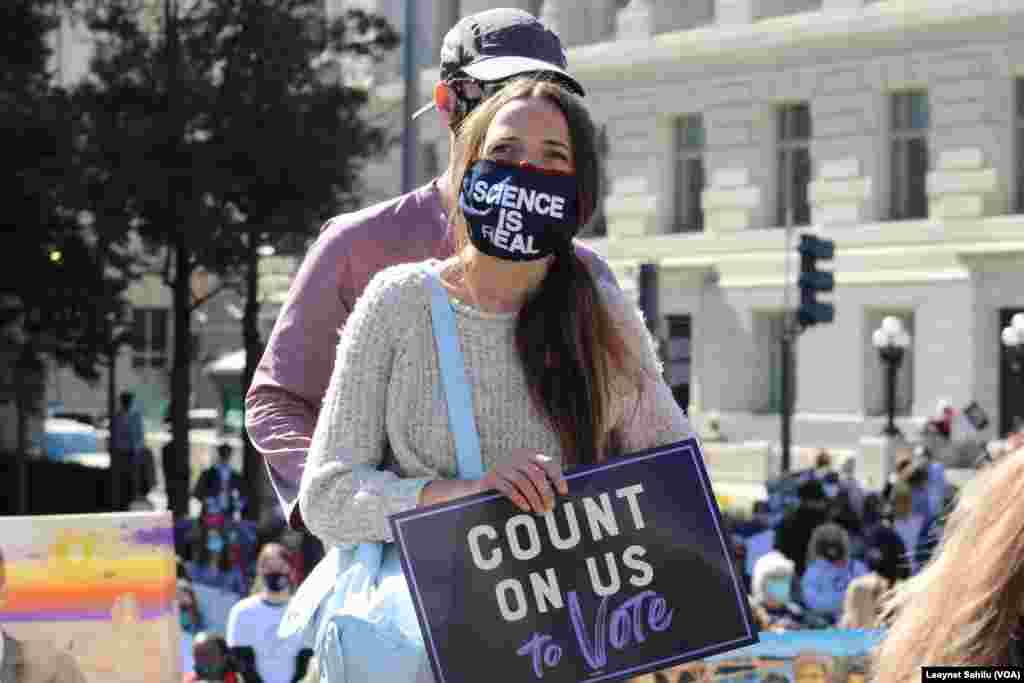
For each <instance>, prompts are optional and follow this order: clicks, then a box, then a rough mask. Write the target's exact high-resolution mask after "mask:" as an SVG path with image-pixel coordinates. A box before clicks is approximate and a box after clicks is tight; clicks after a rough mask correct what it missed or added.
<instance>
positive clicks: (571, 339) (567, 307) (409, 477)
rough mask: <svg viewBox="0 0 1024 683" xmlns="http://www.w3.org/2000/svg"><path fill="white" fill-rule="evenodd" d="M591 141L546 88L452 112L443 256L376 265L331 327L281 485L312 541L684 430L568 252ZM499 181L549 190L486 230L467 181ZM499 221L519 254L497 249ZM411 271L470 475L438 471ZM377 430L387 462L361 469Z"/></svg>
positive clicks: (620, 308)
mask: <svg viewBox="0 0 1024 683" xmlns="http://www.w3.org/2000/svg"><path fill="white" fill-rule="evenodd" d="M596 149H597V148H596V142H595V134H594V127H593V124H592V122H591V120H590V117H589V115H588V114H587V112H586V110H585V109H584V108H583V106H582V105H581V104H580V102H579V101H578V100H577V99H576V98H575V97H573V96H572V95H570V94H569V93H567V92H566V91H564V90H563V89H562V88H560V87H559V86H557V85H555V84H553V83H546V82H535V81H530V80H526V81H522V82H517V83H514V84H511V85H508V86H506V87H505V89H504V90H503V91H502V92H501V93H499V94H498V95H495V96H494V97H492V98H491V99H490V100H487V101H486V102H484V103H483V104H481V105H480V106H479V107H478V108H477V109H476V110H474V112H473V113H472V114H471V115H470V116H469V117H468V119H467V120H466V121H465V123H464V124H463V127H462V129H461V131H460V140H459V144H458V145H457V154H458V158H457V160H456V162H455V165H454V166H455V169H456V176H455V177H454V178H453V183H452V187H453V188H454V189H455V191H456V192H457V193H458V197H457V198H454V197H453V199H455V201H454V202H453V204H455V205H456V206H458V207H459V208H458V209H457V210H456V211H455V213H454V214H453V217H452V223H453V227H454V228H455V232H456V235H457V248H456V256H454V257H453V258H451V259H448V260H446V261H437V260H431V261H429V262H427V263H426V264H413V265H405V266H397V267H394V268H389V269H387V270H385V271H383V272H382V273H380V274H379V275H378V276H376V277H375V278H374V280H373V281H372V282H371V283H370V285H369V287H368V288H367V290H366V292H365V293H364V295H363V297H362V298H360V300H359V301H358V302H357V304H356V306H355V310H354V311H353V313H352V315H351V316H350V319H349V321H348V324H347V325H346V327H345V329H344V331H343V333H342V338H341V342H340V344H339V346H338V354H337V359H336V362H335V366H334V374H333V376H332V378H331V382H330V386H329V388H328V392H327V396H326V398H325V401H324V406H323V409H322V410H321V413H320V419H319V421H318V423H317V428H316V432H315V434H314V438H313V444H312V446H311V449H310V454H309V460H308V464H307V467H306V469H305V471H304V474H303V479H302V486H301V489H300V495H299V502H300V506H301V509H302V515H303V518H304V519H305V521H306V523H307V524H308V525H309V527H310V529H311V530H312V531H313V532H314V533H316V534H317V535H319V536H320V537H321V538H322V539H323V540H324V542H325V543H330V544H345V543H357V542H364V541H379V540H390V530H389V528H388V520H387V518H388V515H389V514H393V513H395V512H399V511H403V510H407V509H410V508H413V507H416V506H418V505H425V504H430V503H436V502H441V501H445V500H451V499H454V498H458V497H461V496H464V495H468V494H471V493H474V492H477V491H484V490H497V491H500V492H502V493H504V494H505V495H506V496H507V497H508V498H509V499H510V500H511V501H512V502H513V503H515V504H516V505H517V506H519V507H520V508H521V509H523V510H532V511H534V512H544V511H546V510H548V509H550V508H551V507H552V505H553V504H554V498H555V495H556V492H557V493H565V492H566V485H565V481H564V479H563V478H562V467H563V465H565V466H568V465H575V464H582V463H588V462H597V461H600V460H602V459H604V458H605V457H607V456H608V455H610V454H613V453H616V452H630V451H635V450H639V449H642V448H647V447H651V446H656V445H661V444H665V443H671V442H673V441H677V440H680V439H682V438H685V437H686V436H688V435H689V434H690V429H689V424H688V422H687V420H686V418H685V416H684V415H683V413H682V411H681V410H680V408H679V406H678V405H677V404H676V403H675V400H674V399H673V397H672V394H671V392H670V390H669V389H668V387H667V386H666V385H665V383H664V381H663V380H662V379H661V376H660V372H659V365H658V360H657V357H656V355H655V352H654V348H653V344H652V341H651V338H650V335H649V333H648V332H647V330H646V328H645V326H644V324H643V320H642V319H641V316H640V315H639V312H638V311H637V310H636V308H635V306H634V305H633V304H632V303H630V302H627V301H626V300H625V299H624V297H623V296H622V294H621V293H620V292H618V290H616V289H613V288H611V287H607V286H603V285H601V284H599V283H597V282H596V281H595V280H594V278H593V277H592V276H591V274H590V272H589V271H588V269H587V268H586V267H585V266H584V265H583V264H582V263H581V262H580V260H579V257H578V256H577V255H576V254H575V252H574V250H573V248H572V238H573V237H574V236H575V235H576V234H577V233H578V232H579V230H580V229H581V228H582V227H583V226H584V225H586V223H587V221H588V220H589V219H590V217H591V216H592V215H593V213H594V210H595V207H596V203H597V201H598V200H599V197H600V188H599V185H598V184H599V178H600V173H599V161H598V158H597V151H596ZM502 183H506V184H507V185H510V186H515V187H518V188H520V193H522V192H534V193H537V195H538V196H539V195H540V194H545V195H547V196H549V197H560V198H561V201H559V202H554V203H552V202H550V201H549V202H548V203H547V205H546V206H547V207H548V208H547V211H534V212H532V213H531V212H530V211H529V209H528V208H526V209H525V210H524V211H522V212H520V213H521V215H520V216H518V217H516V220H515V221H514V222H513V220H512V219H511V216H509V215H507V214H506V220H507V221H508V222H507V224H506V227H507V230H506V232H507V233H509V236H507V237H506V238H505V239H501V232H500V231H499V230H497V229H496V228H499V227H501V224H500V223H498V222H496V220H497V221H501V220H502V218H501V214H502V212H501V210H500V209H499V210H496V211H494V212H493V214H494V215H493V216H491V215H489V212H490V210H491V209H494V208H498V207H494V206H493V205H491V206H488V205H487V202H486V199H487V197H486V191H485V192H484V195H485V196H483V197H481V196H480V194H478V191H479V190H480V188H481V187H483V188H490V187H492V186H498V185H501V184H502ZM488 191H489V190H488ZM481 200H483V201H481ZM501 203H502V204H504V203H505V202H504V201H502V202H501ZM554 206H557V207H558V210H557V211H555V210H553V209H552V207H554ZM502 208H506V209H507V207H502ZM535 208H538V209H541V208H543V207H541V204H540V202H537V206H536V207H535ZM538 214H543V215H538ZM515 223H518V224H515ZM512 233H514V234H515V235H518V236H521V237H522V239H521V240H520V241H519V244H520V245H521V246H522V247H525V251H524V249H519V250H516V249H513V248H511V247H512V245H513V244H515V242H513V240H512V237H511V234H512ZM526 252H528V253H526ZM424 266H426V267H428V268H432V269H434V270H435V271H436V272H437V273H439V275H440V278H441V281H442V282H443V284H444V286H445V288H446V289H447V291H448V294H449V298H450V302H451V305H452V306H453V308H454V310H455V313H456V318H457V321H458V336H459V342H460V345H461V348H462V353H463V355H464V357H465V365H466V372H467V377H468V380H469V383H470V384H471V385H472V398H473V407H474V413H475V414H474V417H475V423H476V426H477V429H478V431H479V434H480V444H481V457H482V460H483V464H484V469H485V471H486V474H485V476H484V478H483V479H481V480H479V481H455V480H452V477H453V476H454V475H455V451H454V443H453V439H452V436H451V434H450V432H449V428H448V420H447V414H446V411H445V408H444V397H443V394H442V392H441V386H440V381H439V375H438V370H437V361H436V358H435V354H436V352H435V350H434V342H433V337H432V332H431V325H430V320H429V305H428V302H429V299H428V297H429V291H428V289H427V282H426V277H427V275H426V274H424V271H423V267H424ZM385 443H387V444H388V445H389V446H390V449H391V452H392V454H393V460H394V464H395V467H394V468H393V469H392V471H382V470H381V469H379V465H380V463H381V462H382V460H383V457H384V444H385Z"/></svg>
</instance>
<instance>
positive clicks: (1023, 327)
mask: <svg viewBox="0 0 1024 683" xmlns="http://www.w3.org/2000/svg"><path fill="white" fill-rule="evenodd" d="M1000 336H1001V337H1002V340H1003V346H1005V347H1006V351H1007V353H1008V354H1009V359H1010V370H1011V371H1012V372H1013V374H1015V375H1017V374H1020V369H1021V362H1022V361H1024V313H1015V314H1014V315H1013V318H1011V319H1010V324H1009V325H1007V326H1006V327H1004V328H1003V333H1002V335H1000Z"/></svg>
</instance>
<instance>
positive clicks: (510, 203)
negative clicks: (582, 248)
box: [459, 159, 580, 261]
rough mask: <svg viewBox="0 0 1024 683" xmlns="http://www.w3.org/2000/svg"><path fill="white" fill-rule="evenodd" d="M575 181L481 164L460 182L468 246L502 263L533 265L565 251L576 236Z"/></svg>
mask: <svg viewBox="0 0 1024 683" xmlns="http://www.w3.org/2000/svg"><path fill="white" fill-rule="evenodd" d="M578 194H579V186H578V184H577V181H576V176H574V175H567V174H561V173H557V174H556V173H550V172H546V171H542V170H540V169H538V168H536V167H535V166H531V165H529V164H526V163H523V164H520V165H511V164H503V163H499V162H495V161H489V160H486V159H481V160H479V161H477V162H476V163H475V164H473V166H472V167H470V169H469V171H468V172H467V173H466V177H465V178H464V179H463V181H462V191H461V192H460V194H459V206H460V207H461V208H462V213H463V215H464V216H465V217H466V223H467V224H468V226H469V240H470V242H472V244H473V246H474V247H476V248H477V249H479V250H480V251H481V252H483V253H485V254H487V255H488V256H493V257H494V258H499V259H502V260H505V261H536V260H539V259H542V258H544V257H546V256H551V255H553V254H556V253H558V252H559V250H561V249H566V248H568V245H569V242H570V240H571V238H572V237H574V236H575V235H576V233H577V232H579V227H580V226H579V209H578V206H577V205H578V199H577V196H578Z"/></svg>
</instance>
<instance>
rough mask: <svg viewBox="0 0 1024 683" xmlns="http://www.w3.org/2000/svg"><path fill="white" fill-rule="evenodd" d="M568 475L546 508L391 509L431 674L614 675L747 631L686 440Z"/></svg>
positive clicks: (715, 518) (566, 678)
mask: <svg viewBox="0 0 1024 683" xmlns="http://www.w3.org/2000/svg"><path fill="white" fill-rule="evenodd" d="M566 479H567V480H568V483H569V494H568V495H567V496H562V497H559V498H558V500H557V502H556V505H555V509H554V511H552V512H550V513H547V514H545V515H534V514H523V513H522V512H521V511H520V510H519V509H518V508H516V507H515V506H513V505H512V503H511V502H509V501H508V500H507V499H506V498H505V497H503V496H499V495H493V494H484V495H480V496H474V497H471V498H466V499H462V500H459V501H454V502H452V503H447V504H444V505H438V506H433V507H431V508H427V509H423V508H420V509H417V510H412V511H410V512H407V513H403V514H400V515H395V516H393V517H392V529H393V531H394V537H395V540H396V542H397V543H398V545H399V548H400V552H401V555H402V562H403V565H404V570H405V575H406V578H407V579H408V580H409V584H410V588H411V590H412V593H413V598H414V603H415V605H416V609H417V614H418V616H419V619H420V624H421V627H422V630H423V634H424V638H425V641H426V643H427V652H428V654H429V656H430V659H431V664H432V665H433V667H434V674H435V677H436V680H437V682H438V683H455V682H456V681H478V680H489V679H491V678H493V675H494V672H495V671H500V672H503V674H502V676H501V678H502V679H503V680H515V681H540V680H543V681H544V682H545V683H578V682H580V681H588V682H590V681H611V680H621V679H624V678H629V677H630V676H633V675H636V674H639V673H642V672H644V671H651V670H654V669H661V668H664V667H665V666H669V665H671V664H673V663H676V662H681V661H686V660H691V659H697V658H703V657H707V656H709V655H712V654H715V653H718V652H724V651H728V650H733V649H735V648H737V647H741V646H743V645H749V644H751V643H754V642H756V641H757V636H756V634H755V633H754V630H753V627H752V626H751V619H750V614H749V608H748V606H747V601H746V596H745V594H744V592H743V590H742V589H741V586H740V583H739V582H738V581H737V577H736V575H735V572H734V567H733V563H732V561H731V560H730V558H731V554H730V552H729V550H728V543H727V541H726V539H725V538H724V536H723V533H722V526H721V517H720V514H719V510H718V507H717V506H716V504H715V499H714V495H713V493H712V490H711V484H710V481H709V479H708V475H707V472H706V471H705V469H704V463H703V458H702V456H701V452H700V447H699V445H698V444H697V441H696V440H695V439H688V440H686V441H683V442H680V443H678V444H673V445H671V446H666V447H663V448H658V449H652V450H649V451H645V452H643V453H638V454H635V455H631V456H629V457H624V458H616V459H615V460H613V461H610V462H608V463H605V464H602V465H600V466H592V467H586V468H579V469H577V470H575V471H573V472H571V473H569V474H567V475H566ZM470 596H471V597H470ZM499 643H503V644H504V645H496V644H499ZM484 652H485V653H486V656H467V653H484Z"/></svg>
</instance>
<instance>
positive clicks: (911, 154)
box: [890, 92, 929, 220]
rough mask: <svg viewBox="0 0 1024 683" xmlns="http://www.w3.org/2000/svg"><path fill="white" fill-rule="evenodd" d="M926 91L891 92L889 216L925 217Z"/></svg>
mask: <svg viewBox="0 0 1024 683" xmlns="http://www.w3.org/2000/svg"><path fill="white" fill-rule="evenodd" d="M928 125H929V124H928V93H925V92H902V93H895V94H893V95H892V117H891V122H890V127H891V138H892V171H891V185H892V187H891V195H890V201H891V206H890V216H891V217H892V219H893V220H903V219H911V218H927V217H928V191H927V186H926V184H925V183H926V179H927V175H928Z"/></svg>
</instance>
